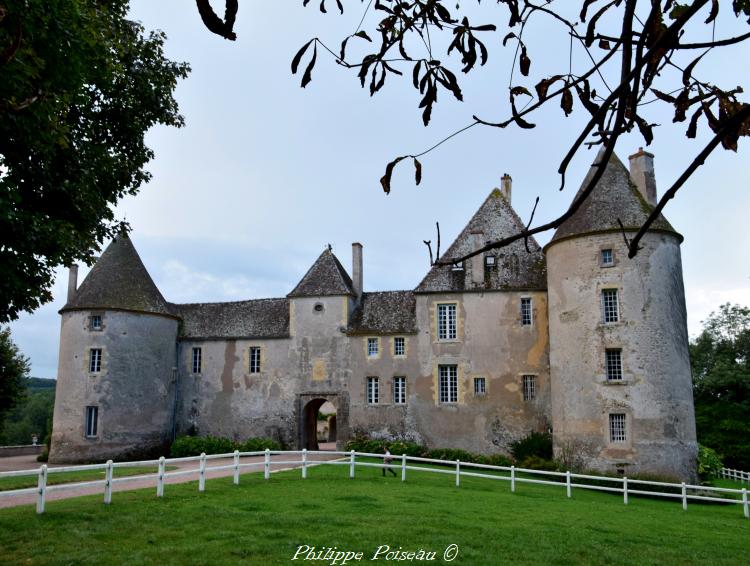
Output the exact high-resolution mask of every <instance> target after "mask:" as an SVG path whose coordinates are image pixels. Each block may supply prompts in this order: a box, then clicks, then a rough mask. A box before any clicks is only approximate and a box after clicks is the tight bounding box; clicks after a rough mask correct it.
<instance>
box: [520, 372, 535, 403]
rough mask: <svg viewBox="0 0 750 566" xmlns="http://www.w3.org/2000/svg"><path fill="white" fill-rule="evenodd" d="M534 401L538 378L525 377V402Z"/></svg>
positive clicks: (532, 376) (533, 376)
mask: <svg viewBox="0 0 750 566" xmlns="http://www.w3.org/2000/svg"><path fill="white" fill-rule="evenodd" d="M534 399H536V376H535V375H524V376H523V400H524V401H533V400H534Z"/></svg>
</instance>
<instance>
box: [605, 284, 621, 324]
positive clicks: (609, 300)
mask: <svg viewBox="0 0 750 566" xmlns="http://www.w3.org/2000/svg"><path fill="white" fill-rule="evenodd" d="M602 311H603V313H604V322H617V321H619V320H620V313H619V311H618V308H617V289H603V290H602Z"/></svg>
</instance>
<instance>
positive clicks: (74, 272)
mask: <svg viewBox="0 0 750 566" xmlns="http://www.w3.org/2000/svg"><path fill="white" fill-rule="evenodd" d="M77 289H78V266H77V265H76V264H75V263H74V264H73V265H71V266H70V267H68V302H69V303H70V302H71V301H72V300H73V299H74V298H75V296H76V290H77Z"/></svg>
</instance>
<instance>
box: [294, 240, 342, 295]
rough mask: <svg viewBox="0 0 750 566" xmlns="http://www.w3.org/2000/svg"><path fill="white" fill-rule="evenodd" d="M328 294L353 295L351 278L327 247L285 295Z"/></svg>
mask: <svg viewBox="0 0 750 566" xmlns="http://www.w3.org/2000/svg"><path fill="white" fill-rule="evenodd" d="M330 295H354V288H353V287H352V279H351V277H349V274H348V273H347V272H346V270H345V269H344V267H343V266H342V265H341V262H340V261H339V260H338V258H337V257H336V256H335V255H334V254H333V252H332V251H331V249H330V248H327V249H326V250H324V251H323V253H322V254H320V257H318V259H316V260H315V263H313V265H312V267H311V268H310V269H309V270H308V271H307V273H305V276H304V277H303V278H302V280H301V281H300V282H299V283H297V286H296V287H295V288H294V290H292V292H291V293H289V294H288V295H287V297H325V296H330Z"/></svg>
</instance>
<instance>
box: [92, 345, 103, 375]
mask: <svg viewBox="0 0 750 566" xmlns="http://www.w3.org/2000/svg"><path fill="white" fill-rule="evenodd" d="M100 371H102V349H101V348H91V350H89V373H99V372H100Z"/></svg>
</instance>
